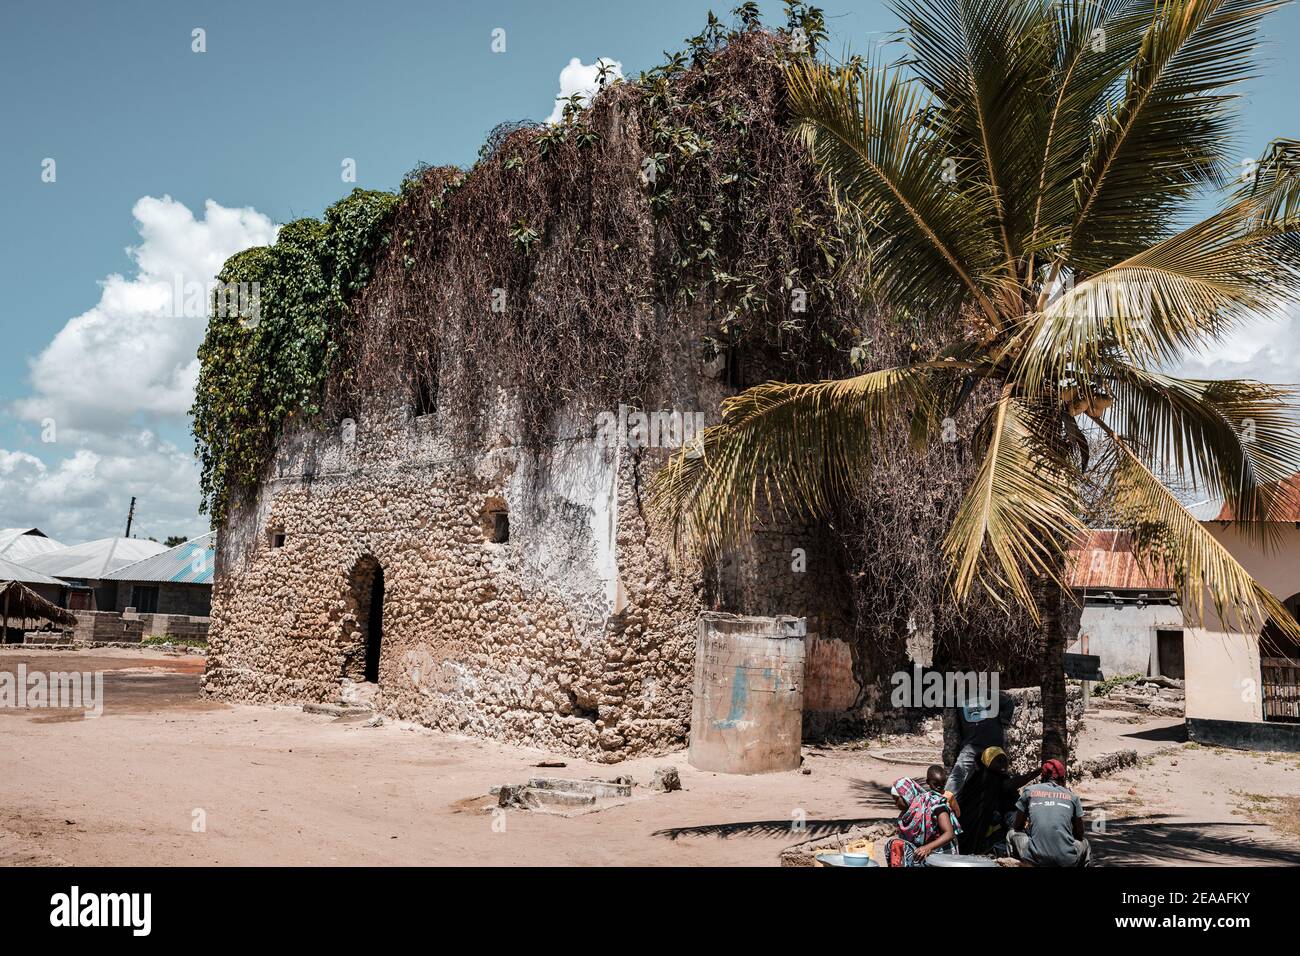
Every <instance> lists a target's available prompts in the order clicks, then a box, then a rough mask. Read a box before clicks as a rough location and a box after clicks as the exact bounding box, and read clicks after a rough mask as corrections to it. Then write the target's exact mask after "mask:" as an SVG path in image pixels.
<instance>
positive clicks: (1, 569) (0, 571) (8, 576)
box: [0, 558, 63, 584]
mask: <svg viewBox="0 0 1300 956" xmlns="http://www.w3.org/2000/svg"><path fill="white" fill-rule="evenodd" d="M0 581H21V582H22V583H23V584H62V583H63V582H62V581H60V580H59V579H58V578H52V577H50V576H49V575H48V574H41V572H39V571H33V570H32V569H31V568H27V567H23V566H22V565H21V564H19V563H18V562H16V561H10V560H9V559H8V558H0Z"/></svg>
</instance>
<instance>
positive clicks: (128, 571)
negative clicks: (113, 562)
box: [104, 531, 217, 639]
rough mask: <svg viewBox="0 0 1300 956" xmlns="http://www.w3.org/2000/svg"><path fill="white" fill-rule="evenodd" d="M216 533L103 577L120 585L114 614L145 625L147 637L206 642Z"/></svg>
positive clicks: (144, 633) (210, 605)
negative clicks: (178, 638)
mask: <svg viewBox="0 0 1300 956" xmlns="http://www.w3.org/2000/svg"><path fill="white" fill-rule="evenodd" d="M216 548H217V534H216V532H215V531H210V532H208V533H207V534H205V535H202V536H200V537H198V538H195V539H193V540H192V541H186V542H183V543H181V544H178V545H176V546H175V547H174V548H168V549H167V550H166V551H163V552H161V553H159V554H155V555H152V556H150V557H147V558H145V559H143V560H141V561H136V562H135V563H134V564H129V565H127V566H126V567H123V568H120V569H118V570H117V571H113V572H111V573H109V574H107V575H105V576H104V580H105V581H106V582H111V583H113V584H115V585H116V586H117V592H116V593H117V600H116V604H115V606H114V609H115V610H117V611H120V612H122V617H123V619H124V620H126V621H135V620H139V621H142V622H143V625H144V627H143V636H144V637H150V636H157V637H164V636H166V637H186V638H201V639H206V637H207V633H208V614H209V612H210V610H211V607H212V571H213V566H214V564H215V562H216Z"/></svg>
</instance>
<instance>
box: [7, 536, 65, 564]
mask: <svg viewBox="0 0 1300 956" xmlns="http://www.w3.org/2000/svg"><path fill="white" fill-rule="evenodd" d="M65 547H67V545H65V544H64V543H63V542H62V541H55V540H54V539H53V538H51V537H48V536H47V535H46V534H45V532H44V531H42V530H41V529H40V528H3V529H0V558H8V559H9V560H10V561H17V562H18V563H19V564H25V563H26V562H28V561H30V560H31V559H32V558H34V557H36V556H37V555H41V554H49V553H50V552H51V551H58V550H60V549H61V548H65Z"/></svg>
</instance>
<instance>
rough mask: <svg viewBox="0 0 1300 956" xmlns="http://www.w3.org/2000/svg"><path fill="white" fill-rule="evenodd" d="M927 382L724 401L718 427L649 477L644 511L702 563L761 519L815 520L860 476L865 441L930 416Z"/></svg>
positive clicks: (767, 391) (863, 379) (873, 382)
mask: <svg viewBox="0 0 1300 956" xmlns="http://www.w3.org/2000/svg"><path fill="white" fill-rule="evenodd" d="M933 374H934V373H933V372H932V371H931V370H929V369H925V368H914V367H901V368H889V369H883V370H880V371H875V372H867V373H865V374H863V375H858V376H856V377H854V378H849V379H844V380H840V381H827V382H817V383H814V384H800V385H787V384H782V383H779V382H769V383H767V384H765V385H759V386H757V387H755V388H751V389H748V390H747V391H745V392H742V393H741V394H739V395H736V396H734V397H732V398H729V399H727V400H726V401H725V402H723V404H722V421H721V423H719V424H717V425H714V426H712V427H710V428H707V429H705V430H704V434H703V436H702V437H701V440H700V442H699V444H698V445H697V446H696V447H688V448H685V449H683V450H682V451H680V452H678V453H677V454H675V455H674V456H673V457H672V458H671V459H670V460H669V462H668V463H667V464H666V465H665V466H664V468H663V469H662V470H661V471H660V472H659V473H658V474H657V475H656V476H655V479H654V484H653V488H652V491H651V498H650V505H651V510H652V511H653V512H654V513H655V514H656V515H657V516H659V517H660V518H662V519H664V520H665V521H667V522H669V523H670V524H671V527H672V529H673V532H674V538H675V540H680V538H681V537H684V538H685V539H686V541H687V542H688V543H689V544H691V545H692V546H694V547H695V548H696V549H697V550H699V551H700V552H702V553H704V554H714V553H716V552H717V551H718V550H719V549H720V548H721V547H722V546H723V545H725V544H726V543H728V542H731V541H735V540H737V539H739V538H741V537H743V535H744V534H745V533H747V532H748V531H749V529H750V528H751V527H753V526H754V525H755V524H756V523H758V522H760V521H761V520H762V518H763V517H764V516H766V515H771V514H773V513H784V514H787V515H795V516H801V517H816V516H821V515H825V514H827V513H828V511H829V510H830V508H831V507H832V506H833V504H834V503H835V502H836V501H838V500H842V499H843V498H844V497H845V496H846V495H847V494H848V492H849V491H850V489H851V488H852V487H853V486H854V485H855V483H856V482H857V481H858V480H859V479H860V477H861V473H862V470H863V469H864V468H866V467H867V466H868V464H869V462H870V457H871V447H872V436H873V433H876V432H879V431H880V430H881V429H882V428H885V427H888V426H891V425H894V424H897V423H901V422H902V421H903V418H902V416H903V415H905V414H907V413H908V412H909V411H912V410H913V409H915V408H920V409H922V414H923V415H926V414H930V413H929V412H926V411H924V410H926V409H932V408H933V406H934V396H933V393H932V390H931V387H930V383H929V379H930V377H931V376H932V375H933Z"/></svg>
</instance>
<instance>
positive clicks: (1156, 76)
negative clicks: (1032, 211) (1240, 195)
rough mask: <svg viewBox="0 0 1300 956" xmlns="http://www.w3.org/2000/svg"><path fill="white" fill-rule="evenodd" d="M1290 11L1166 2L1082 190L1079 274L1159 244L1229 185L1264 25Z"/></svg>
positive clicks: (1193, 0) (1074, 243) (1073, 249)
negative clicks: (1240, 93)
mask: <svg viewBox="0 0 1300 956" xmlns="http://www.w3.org/2000/svg"><path fill="white" fill-rule="evenodd" d="M1285 2H1286V0H1161V2H1160V3H1159V5H1158V6H1157V8H1156V12H1155V16H1154V18H1153V19H1152V21H1151V24H1150V26H1149V28H1148V29H1147V31H1146V33H1145V35H1144V36H1143V37H1142V40H1141V43H1140V44H1139V47H1138V50H1137V55H1136V56H1135V57H1134V60H1133V63H1132V66H1131V68H1130V70H1129V73H1128V78H1127V81H1126V85H1125V89H1124V93H1123V96H1122V97H1121V98H1119V100H1118V101H1116V102H1115V103H1114V104H1113V105H1112V106H1111V107H1110V108H1108V109H1107V110H1106V111H1105V112H1104V113H1103V114H1101V115H1099V116H1098V117H1097V122H1096V127H1095V131H1094V135H1093V138H1092V142H1091V144H1090V148H1089V152H1088V156H1087V159H1086V160H1085V165H1084V167H1083V170H1082V173H1081V174H1080V176H1079V179H1078V181H1077V184H1076V188H1077V204H1078V212H1077V213H1076V215H1075V220H1074V225H1073V228H1072V229H1071V235H1070V237H1069V240H1068V259H1069V261H1070V262H1071V264H1072V265H1073V266H1074V267H1075V269H1076V270H1077V271H1078V272H1080V273H1081V274H1085V275H1086V274H1088V273H1091V272H1095V271H1097V270H1099V269H1103V268H1105V267H1106V266H1108V265H1110V264H1111V263H1114V262H1116V261H1117V260H1121V259H1126V258H1128V257H1129V256H1132V255H1133V254H1134V253H1135V252H1137V251H1138V250H1141V249H1144V248H1146V247H1148V246H1150V245H1152V244H1153V243H1154V242H1157V241H1159V239H1160V238H1162V237H1163V236H1164V235H1166V234H1167V233H1168V231H1169V229H1170V228H1171V226H1172V224H1173V222H1174V217H1175V216H1176V215H1177V214H1179V213H1180V212H1181V211H1183V210H1184V209H1185V208H1186V205H1187V203H1188V202H1189V201H1191V200H1193V199H1194V198H1195V195H1196V193H1197V192H1198V191H1199V190H1201V189H1203V188H1204V187H1207V186H1217V185H1220V184H1221V183H1222V182H1223V181H1224V177H1225V174H1226V172H1227V170H1228V169H1229V168H1230V167H1231V166H1233V165H1234V159H1235V155H1234V153H1235V151H1234V150H1233V137H1232V132H1233V126H1232V123H1233V118H1234V117H1233V112H1232V110H1233V108H1234V106H1235V99H1236V94H1235V93H1234V92H1233V89H1234V88H1235V86H1236V85H1238V84H1240V83H1242V82H1243V81H1245V80H1248V79H1251V78H1252V77H1253V76H1254V75H1255V74H1254V70H1253V62H1252V60H1253V55H1254V52H1255V48H1256V28H1257V26H1258V24H1259V21H1260V20H1261V19H1262V18H1263V17H1264V16H1266V15H1267V14H1269V13H1270V12H1272V11H1274V10H1276V9H1278V8H1280V7H1281V6H1284V5H1285ZM1063 258H1065V257H1063Z"/></svg>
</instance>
